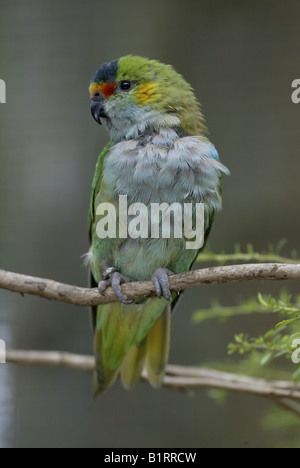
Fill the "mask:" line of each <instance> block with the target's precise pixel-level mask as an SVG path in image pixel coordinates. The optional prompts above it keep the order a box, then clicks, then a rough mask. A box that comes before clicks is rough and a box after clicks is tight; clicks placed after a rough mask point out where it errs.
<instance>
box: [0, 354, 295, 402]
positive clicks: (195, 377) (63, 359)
mask: <svg viewBox="0 0 300 468" xmlns="http://www.w3.org/2000/svg"><path fill="white" fill-rule="evenodd" d="M6 361H7V362H8V363H13V364H22V365H43V366H56V367H65V368H70V369H73V370H78V371H84V372H92V371H93V368H94V358H93V357H92V356H82V355H77V354H71V353H63V352H58V351H22V350H7V352H6ZM142 378H143V380H147V377H146V374H145V373H143V376H142ZM163 385H164V386H165V387H167V388H170V389H174V390H181V391H182V390H184V391H185V390H190V389H197V388H215V389H220V390H228V391H234V392H239V393H247V394H251V395H258V396H263V397H268V398H272V399H273V398H276V400H278V401H279V399H282V398H284V399H286V398H288V401H289V402H291V401H300V385H294V384H293V383H292V382H289V381H284V380H267V379H261V378H256V377H247V376H243V375H236V374H231V373H228V372H221V371H217V370H214V369H208V368H201V367H185V366H175V365H168V366H167V370H166V375H165V377H164V380H163ZM280 401H281V400H280ZM284 402H285V403H286V400H284ZM286 406H287V405H286ZM289 409H291V408H289Z"/></svg>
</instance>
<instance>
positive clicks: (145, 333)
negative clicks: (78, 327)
mask: <svg viewBox="0 0 300 468" xmlns="http://www.w3.org/2000/svg"><path fill="white" fill-rule="evenodd" d="M170 314H171V312H170V305H169V304H168V303H167V301H165V300H164V299H161V300H160V299H157V298H154V299H147V300H146V302H145V303H143V304H140V305H138V304H130V305H124V304H121V303H119V302H116V303H110V304H105V305H103V306H99V307H98V310H97V320H96V329H95V339H94V347H95V356H96V366H95V372H94V380H93V390H94V395H95V397H96V396H99V395H101V394H102V393H103V392H104V391H105V390H106V389H108V388H109V387H110V386H111V385H112V384H113V383H114V381H115V380H116V378H117V377H118V375H119V374H120V376H121V381H122V384H123V386H124V387H125V388H126V389H128V390H129V389H132V388H133V387H134V386H135V385H136V383H137V382H138V380H139V378H140V375H141V373H142V370H143V368H144V366H145V368H146V370H147V375H148V379H149V382H150V383H151V385H153V386H154V387H158V386H159V385H160V384H161V382H162V379H163V376H164V371H165V367H166V364H167V360H168V354H169V344H170Z"/></svg>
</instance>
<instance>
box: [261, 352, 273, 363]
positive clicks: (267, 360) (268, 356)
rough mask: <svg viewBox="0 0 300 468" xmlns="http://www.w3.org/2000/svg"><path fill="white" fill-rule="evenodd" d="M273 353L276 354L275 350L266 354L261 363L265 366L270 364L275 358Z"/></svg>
mask: <svg viewBox="0 0 300 468" xmlns="http://www.w3.org/2000/svg"><path fill="white" fill-rule="evenodd" d="M273 355H274V353H273V351H269V352H267V353H266V354H264V356H263V357H262V359H261V361H260V365H261V366H262V367H263V366H266V365H267V364H269V363H270V362H271V361H272V359H273Z"/></svg>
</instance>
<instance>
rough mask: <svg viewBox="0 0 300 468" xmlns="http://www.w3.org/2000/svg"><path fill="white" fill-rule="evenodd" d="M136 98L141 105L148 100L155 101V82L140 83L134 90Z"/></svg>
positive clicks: (156, 96) (147, 102)
mask: <svg viewBox="0 0 300 468" xmlns="http://www.w3.org/2000/svg"><path fill="white" fill-rule="evenodd" d="M135 95H136V98H137V99H138V101H139V102H140V104H142V105H146V104H149V103H150V102H153V101H155V100H156V99H158V98H159V94H158V93H157V84H156V83H144V84H140V85H139V86H138V87H137V88H136V92H135Z"/></svg>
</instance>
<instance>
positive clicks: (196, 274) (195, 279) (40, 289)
mask: <svg viewBox="0 0 300 468" xmlns="http://www.w3.org/2000/svg"><path fill="white" fill-rule="evenodd" d="M169 280H170V288H171V290H172V291H182V290H184V289H188V288H193V287H195V286H201V285H206V284H217V283H233V282H242V281H252V280H265V281H266V280H272V281H274V280H276V281H282V280H300V264H298V265H293V264H280V263H262V264H247V265H229V266H219V267H211V268H204V269H202V270H193V271H189V272H187V273H180V274H178V275H174V276H170V278H169ZM0 289H7V290H9V291H13V292H18V293H21V294H31V295H34V296H40V297H43V298H45V299H51V300H55V301H61V302H67V303H69V304H74V305H78V306H94V305H98V304H105V303H108V302H116V301H117V298H116V296H115V294H114V292H113V290H112V289H111V288H108V289H107V291H106V292H105V296H100V295H99V293H98V291H97V289H88V288H80V287H78V286H71V285H68V284H63V283H58V282H56V281H53V280H49V279H43V278H35V277H33V276H26V275H21V274H18V273H12V272H8V271H4V270H0ZM122 290H123V292H124V294H125V295H126V296H127V297H128V299H142V298H146V297H149V296H153V295H154V293H155V290H154V285H153V283H152V282H151V281H139V282H136V283H127V284H124V285H122Z"/></svg>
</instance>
